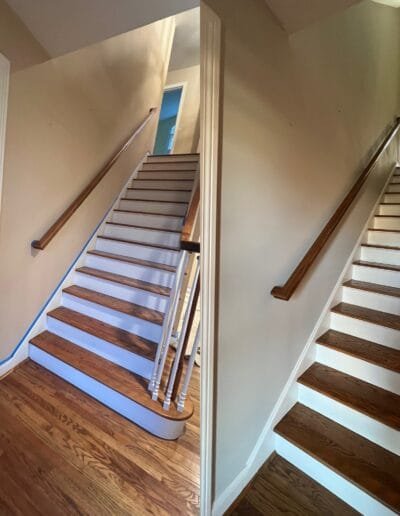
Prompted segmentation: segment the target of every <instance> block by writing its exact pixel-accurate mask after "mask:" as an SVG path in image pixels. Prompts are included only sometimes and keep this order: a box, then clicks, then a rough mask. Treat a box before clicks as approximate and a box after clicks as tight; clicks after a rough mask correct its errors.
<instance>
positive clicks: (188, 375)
mask: <svg viewBox="0 0 400 516" xmlns="http://www.w3.org/2000/svg"><path fill="white" fill-rule="evenodd" d="M199 346H200V325H199V326H198V327H197V332H196V338H195V339H194V343H193V348H192V353H191V354H190V358H189V362H188V365H187V369H186V375H185V380H184V382H183V386H182V390H181V393H180V394H179V397H178V410H179V412H182V411H183V409H184V408H185V401H186V397H187V392H188V389H189V383H190V379H191V377H192V372H193V366H194V361H195V360H196V354H197V351H198V349H199Z"/></svg>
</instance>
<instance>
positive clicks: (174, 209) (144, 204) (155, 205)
mask: <svg viewBox="0 0 400 516" xmlns="http://www.w3.org/2000/svg"><path fill="white" fill-rule="evenodd" d="M119 209H121V210H131V211H143V212H149V213H167V214H168V215H177V216H179V215H180V216H182V217H184V216H185V214H186V211H187V204H186V203H182V204H180V203H168V202H157V201H155V202H148V201H133V200H127V199H123V200H121V201H120V202H119Z"/></svg>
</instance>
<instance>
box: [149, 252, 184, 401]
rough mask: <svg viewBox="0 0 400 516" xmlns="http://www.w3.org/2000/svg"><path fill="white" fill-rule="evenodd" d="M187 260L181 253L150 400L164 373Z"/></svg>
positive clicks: (158, 387) (153, 375)
mask: <svg viewBox="0 0 400 516" xmlns="http://www.w3.org/2000/svg"><path fill="white" fill-rule="evenodd" d="M187 260H188V253H187V251H182V253H181V257H180V260H179V265H178V268H177V271H176V276H175V283H174V288H173V291H172V292H171V296H170V302H169V305H168V309H167V312H166V314H167V316H166V318H165V321H164V325H163V331H162V335H161V339H160V342H159V344H158V347H157V353H156V359H155V361H154V368H153V374H152V377H151V380H150V383H149V390H150V391H152V399H153V400H157V399H158V392H159V390H160V383H161V378H162V374H163V372H164V366H165V360H166V358H167V354H168V349H169V342H170V339H171V334H172V327H173V324H174V320H175V315H176V310H177V307H178V299H179V292H180V290H181V286H182V281H183V275H184V272H185V269H186V264H187Z"/></svg>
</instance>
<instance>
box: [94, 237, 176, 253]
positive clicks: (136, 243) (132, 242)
mask: <svg viewBox="0 0 400 516" xmlns="http://www.w3.org/2000/svg"><path fill="white" fill-rule="evenodd" d="M97 238H101V239H102V240H112V241H113V242H123V243H124V244H135V245H142V246H144V247H153V248H154V249H166V250H168V251H180V248H179V247H173V246H168V245H162V244H149V243H148V242H139V241H138V240H127V239H126V238H115V237H110V236H104V235H99V236H98V237H97Z"/></svg>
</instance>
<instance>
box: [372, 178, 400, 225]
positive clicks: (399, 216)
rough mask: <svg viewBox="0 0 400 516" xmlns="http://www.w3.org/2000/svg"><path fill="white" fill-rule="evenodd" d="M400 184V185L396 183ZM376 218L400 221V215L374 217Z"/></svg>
mask: <svg viewBox="0 0 400 516" xmlns="http://www.w3.org/2000/svg"><path fill="white" fill-rule="evenodd" d="M396 184H399V185H400V183H396ZM374 217H379V218H384V219H400V215H374Z"/></svg>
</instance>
